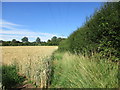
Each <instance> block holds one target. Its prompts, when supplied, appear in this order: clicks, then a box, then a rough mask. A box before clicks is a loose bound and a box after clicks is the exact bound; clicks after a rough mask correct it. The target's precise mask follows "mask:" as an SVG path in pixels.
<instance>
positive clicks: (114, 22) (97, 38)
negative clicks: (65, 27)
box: [59, 2, 120, 61]
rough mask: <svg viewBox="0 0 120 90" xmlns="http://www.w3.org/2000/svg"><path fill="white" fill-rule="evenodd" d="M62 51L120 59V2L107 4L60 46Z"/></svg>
mask: <svg viewBox="0 0 120 90" xmlns="http://www.w3.org/2000/svg"><path fill="white" fill-rule="evenodd" d="M59 50H60V51H66V50H67V51H70V52H72V53H77V54H79V53H82V54H88V55H90V56H91V54H92V53H99V55H100V56H102V57H109V58H110V59H111V60H115V61H116V60H119V59H120V2H107V3H104V5H103V6H101V8H100V9H99V10H96V11H95V12H94V14H93V15H92V16H90V17H88V18H87V19H86V22H85V24H84V25H83V26H82V27H80V28H78V29H77V30H76V31H74V32H73V33H72V34H71V35H70V36H69V37H68V38H67V39H66V40H65V41H62V42H61V43H60V46H59Z"/></svg>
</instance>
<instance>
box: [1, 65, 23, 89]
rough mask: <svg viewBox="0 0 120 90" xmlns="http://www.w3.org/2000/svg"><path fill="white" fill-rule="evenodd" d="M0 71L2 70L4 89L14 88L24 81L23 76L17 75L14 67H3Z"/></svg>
mask: <svg viewBox="0 0 120 90" xmlns="http://www.w3.org/2000/svg"><path fill="white" fill-rule="evenodd" d="M0 70H2V85H3V87H5V89H8V88H15V87H16V85H19V84H22V82H23V81H24V80H25V78H24V77H23V76H20V75H19V74H18V69H17V67H16V66H15V65H9V66H7V65H3V66H1V67H0Z"/></svg>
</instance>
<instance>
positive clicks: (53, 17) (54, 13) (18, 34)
mask: <svg viewBox="0 0 120 90" xmlns="http://www.w3.org/2000/svg"><path fill="white" fill-rule="evenodd" d="M101 4H102V3H101V2H71V3H70V2H3V3H2V25H1V27H2V30H0V34H1V38H0V39H3V40H12V39H13V38H15V39H17V40H21V38H23V37H24V36H27V37H28V38H29V41H35V39H36V38H37V37H40V38H41V40H42V41H47V40H48V39H50V38H51V37H53V36H57V37H67V36H69V35H70V34H71V33H72V32H73V31H75V30H76V29H77V28H78V27H80V26H82V25H83V24H84V22H85V20H86V17H87V16H90V15H92V14H93V12H94V11H95V9H96V8H99V7H100V6H101Z"/></svg>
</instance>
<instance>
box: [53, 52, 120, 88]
mask: <svg viewBox="0 0 120 90" xmlns="http://www.w3.org/2000/svg"><path fill="white" fill-rule="evenodd" d="M52 69H53V76H52V81H51V87H52V88H118V64H117V63H113V62H110V61H108V60H106V59H101V58H100V57H99V56H97V55H96V56H93V57H91V58H88V56H83V55H75V54H71V53H68V52H66V53H63V52H62V53H59V52H56V53H55V54H54V60H53V67H52Z"/></svg>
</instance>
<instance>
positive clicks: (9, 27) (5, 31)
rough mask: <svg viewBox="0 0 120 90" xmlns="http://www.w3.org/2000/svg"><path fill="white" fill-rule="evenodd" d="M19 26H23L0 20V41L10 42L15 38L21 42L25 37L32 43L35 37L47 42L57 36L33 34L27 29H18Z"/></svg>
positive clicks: (41, 33)
mask: <svg viewBox="0 0 120 90" xmlns="http://www.w3.org/2000/svg"><path fill="white" fill-rule="evenodd" d="M1 21H2V22H1ZM18 26H20V27H18ZM21 26H23V25H19V24H15V23H12V22H7V21H5V20H0V27H1V29H0V39H2V40H11V39H13V38H15V39H18V40H21V38H23V37H24V36H26V37H28V38H29V41H34V40H35V39H36V38H37V37H40V38H41V40H42V41H47V40H48V39H50V38H52V37H53V36H58V35H55V34H51V33H43V32H34V31H31V30H28V29H20V28H21Z"/></svg>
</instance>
